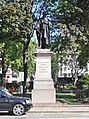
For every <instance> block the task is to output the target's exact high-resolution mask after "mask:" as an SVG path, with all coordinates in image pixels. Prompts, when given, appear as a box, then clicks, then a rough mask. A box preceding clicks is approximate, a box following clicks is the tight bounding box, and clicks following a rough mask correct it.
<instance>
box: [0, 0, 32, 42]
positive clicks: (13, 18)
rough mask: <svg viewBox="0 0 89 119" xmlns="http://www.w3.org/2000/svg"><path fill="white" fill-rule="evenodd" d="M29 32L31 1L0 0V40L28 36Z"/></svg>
mask: <svg viewBox="0 0 89 119" xmlns="http://www.w3.org/2000/svg"><path fill="white" fill-rule="evenodd" d="M3 3H4V4H3ZM31 32H32V14H31V1H29V0H26V1H25V0H20V1H19V2H18V1H7V0H4V1H1V2H0V40H4V39H6V40H7V39H19V40H20V39H21V38H24V37H25V38H28V37H30V34H31Z"/></svg>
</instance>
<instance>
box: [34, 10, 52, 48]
mask: <svg viewBox="0 0 89 119" xmlns="http://www.w3.org/2000/svg"><path fill="white" fill-rule="evenodd" d="M51 28H52V25H51V22H49V20H48V18H47V17H46V13H45V12H43V17H42V18H41V19H40V20H39V21H38V22H37V23H36V27H35V29H36V35H37V40H38V47H40V48H42V49H46V48H47V46H48V44H49V35H50V29H51Z"/></svg>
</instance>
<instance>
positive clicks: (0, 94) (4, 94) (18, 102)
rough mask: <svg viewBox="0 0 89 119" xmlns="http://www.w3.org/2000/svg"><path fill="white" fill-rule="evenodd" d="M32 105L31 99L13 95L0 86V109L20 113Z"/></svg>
mask: <svg viewBox="0 0 89 119" xmlns="http://www.w3.org/2000/svg"><path fill="white" fill-rule="evenodd" d="M31 107H32V103H31V99H29V98H25V97H15V96H13V95H11V94H10V93H9V92H8V91H6V90H4V89H2V88H0V111H8V112H10V113H13V114H15V115H22V114H24V113H25V112H26V111H27V110H29V109H30V108H31Z"/></svg>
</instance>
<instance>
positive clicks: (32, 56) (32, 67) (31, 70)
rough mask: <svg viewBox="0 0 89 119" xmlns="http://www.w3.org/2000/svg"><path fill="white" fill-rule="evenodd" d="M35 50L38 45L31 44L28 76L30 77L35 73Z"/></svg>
mask: <svg viewBox="0 0 89 119" xmlns="http://www.w3.org/2000/svg"><path fill="white" fill-rule="evenodd" d="M35 48H36V43H35V42H30V44H29V48H28V76H29V77H30V76H31V75H32V74H34V72H35V61H34V60H35V54H34V52H35Z"/></svg>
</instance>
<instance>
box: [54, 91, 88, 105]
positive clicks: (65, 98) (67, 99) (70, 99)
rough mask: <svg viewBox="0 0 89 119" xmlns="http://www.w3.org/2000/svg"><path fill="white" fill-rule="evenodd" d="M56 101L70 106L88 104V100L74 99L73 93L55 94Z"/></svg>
mask: <svg viewBox="0 0 89 119" xmlns="http://www.w3.org/2000/svg"><path fill="white" fill-rule="evenodd" d="M56 100H57V101H59V102H61V103H67V104H71V105H78V104H79V105H80V104H89V100H86V99H82V100H79V99H76V95H75V94H74V93H57V94H56Z"/></svg>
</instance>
